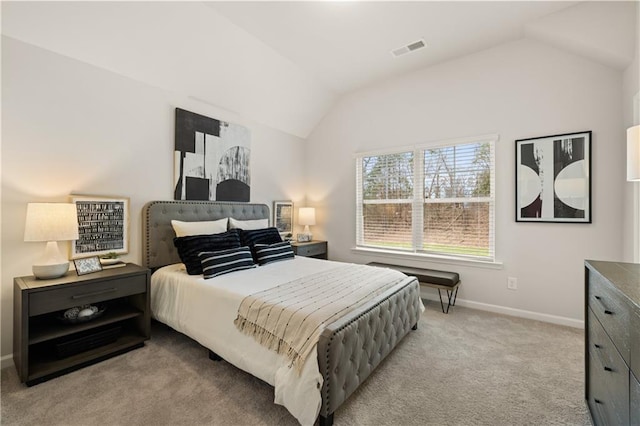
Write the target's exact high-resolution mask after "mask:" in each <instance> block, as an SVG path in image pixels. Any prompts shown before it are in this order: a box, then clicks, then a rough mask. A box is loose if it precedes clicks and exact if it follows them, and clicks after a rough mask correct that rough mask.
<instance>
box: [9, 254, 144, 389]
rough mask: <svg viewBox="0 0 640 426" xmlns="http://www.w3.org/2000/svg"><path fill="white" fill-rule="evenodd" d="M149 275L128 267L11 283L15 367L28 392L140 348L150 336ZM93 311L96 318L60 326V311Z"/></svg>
mask: <svg viewBox="0 0 640 426" xmlns="http://www.w3.org/2000/svg"><path fill="white" fill-rule="evenodd" d="M149 277H150V271H149V270H148V269H147V268H142V267H140V266H138V265H134V264H132V263H128V264H126V265H125V266H123V267H117V268H111V269H105V270H103V271H100V272H95V273H92V274H87V275H82V276H77V275H76V272H75V271H70V272H68V273H67V274H66V275H65V276H64V277H61V278H56V279H52V280H40V279H37V278H35V277H33V276H26V277H18V278H15V279H14V280H13V361H14V363H15V365H16V369H17V370H18V376H19V377H20V380H21V381H22V382H25V383H26V384H27V385H28V386H31V385H34V384H37V383H40V382H43V381H45V380H49V379H51V378H54V377H57V376H60V375H62V374H66V373H68V372H71V371H73V370H77V369H79V368H82V367H85V366H87V365H90V364H94V363H96V362H99V361H102V360H104V359H106V358H110V357H112V356H115V355H119V354H121V353H124V352H127V351H129V350H131V349H135V348H139V347H142V346H144V341H145V340H148V339H149V337H150V333H151V309H150V298H149ZM81 305H94V306H96V307H98V308H99V309H100V310H101V311H102V310H103V312H102V314H101V315H100V316H97V317H96V318H94V319H92V320H89V321H86V322H79V323H72V324H70V323H68V321H67V322H65V321H64V318H63V314H64V311H65V310H67V309H69V308H72V307H75V306H81Z"/></svg>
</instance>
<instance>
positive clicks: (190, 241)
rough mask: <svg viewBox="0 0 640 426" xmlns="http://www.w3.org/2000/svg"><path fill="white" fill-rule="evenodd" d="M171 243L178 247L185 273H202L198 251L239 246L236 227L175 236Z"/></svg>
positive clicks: (238, 235) (238, 234)
mask: <svg viewBox="0 0 640 426" xmlns="http://www.w3.org/2000/svg"><path fill="white" fill-rule="evenodd" d="M173 244H174V245H175V246H176V248H177V249H178V255H179V256H180V260H182V263H184V265H185V266H186V267H187V274H189V275H198V274H201V273H202V264H201V263H200V258H199V257H198V253H200V252H203V251H218V250H226V249H231V248H238V247H240V233H239V231H238V230H237V229H231V230H229V231H227V232H222V233H220V234H212V235H189V236H187V237H176V238H174V239H173Z"/></svg>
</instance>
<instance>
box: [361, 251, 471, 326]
mask: <svg viewBox="0 0 640 426" xmlns="http://www.w3.org/2000/svg"><path fill="white" fill-rule="evenodd" d="M367 265H369V266H377V267H380V268H390V269H395V270H397V271H400V272H402V273H403V274H406V275H411V276H413V277H416V278H417V279H418V281H419V282H420V284H421V285H425V286H427V287H432V288H436V289H438V296H439V297H440V307H441V308H442V312H444V313H445V314H448V313H449V308H450V307H451V306H455V305H456V298H457V297H458V286H459V285H460V274H458V273H457V272H448V271H438V270H435V269H423V268H413V267H411V266H401V265H391V264H388V263H378V262H371V263H367ZM440 290H445V291H446V292H447V299H448V303H447V310H446V311H445V309H444V303H443V302H442V294H441V293H440Z"/></svg>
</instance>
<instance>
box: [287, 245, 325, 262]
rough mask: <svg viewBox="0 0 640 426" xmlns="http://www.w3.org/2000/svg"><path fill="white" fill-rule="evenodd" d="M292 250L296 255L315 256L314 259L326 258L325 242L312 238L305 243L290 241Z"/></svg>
mask: <svg viewBox="0 0 640 426" xmlns="http://www.w3.org/2000/svg"><path fill="white" fill-rule="evenodd" d="M291 247H293V252H294V253H295V254H296V255H298V256H305V257H315V258H316V259H325V260H326V259H327V242H326V241H320V240H313V241H309V242H305V243H301V242H297V241H292V242H291Z"/></svg>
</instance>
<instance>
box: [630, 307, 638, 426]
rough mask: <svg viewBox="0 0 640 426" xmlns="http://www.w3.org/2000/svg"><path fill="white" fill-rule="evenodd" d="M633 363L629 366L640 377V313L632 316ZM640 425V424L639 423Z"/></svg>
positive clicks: (631, 356) (631, 355)
mask: <svg viewBox="0 0 640 426" xmlns="http://www.w3.org/2000/svg"><path fill="white" fill-rule="evenodd" d="M630 333H631V354H630V358H631V361H630V362H629V366H630V367H631V371H633V374H635V375H636V377H640V312H638V311H636V312H634V313H632V314H631V328H630ZM638 424H640V422H639V423H638Z"/></svg>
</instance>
